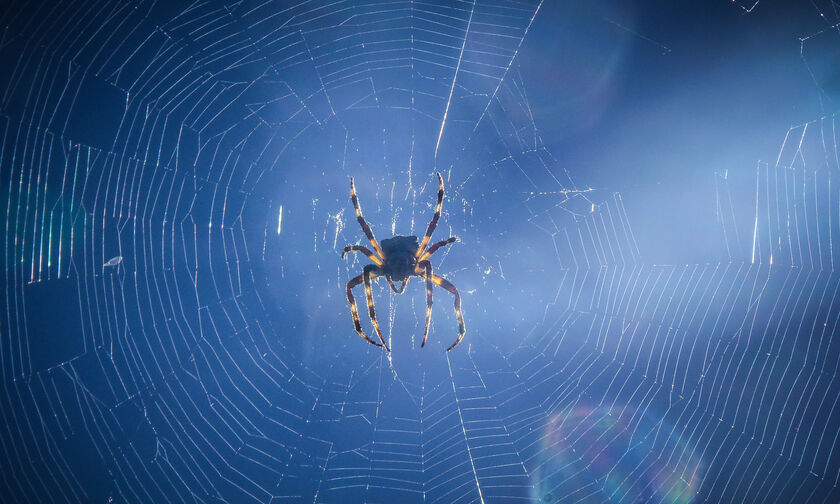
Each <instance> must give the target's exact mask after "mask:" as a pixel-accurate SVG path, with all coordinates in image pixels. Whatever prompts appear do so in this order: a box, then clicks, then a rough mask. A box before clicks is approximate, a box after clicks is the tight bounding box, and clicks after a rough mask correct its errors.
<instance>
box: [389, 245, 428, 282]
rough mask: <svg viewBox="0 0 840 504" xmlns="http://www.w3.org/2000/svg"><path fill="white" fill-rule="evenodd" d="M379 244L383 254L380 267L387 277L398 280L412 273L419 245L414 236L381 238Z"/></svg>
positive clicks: (415, 264)
mask: <svg viewBox="0 0 840 504" xmlns="http://www.w3.org/2000/svg"><path fill="white" fill-rule="evenodd" d="M381 246H382V252H383V253H384V254H385V264H383V265H382V269H383V271H384V273H385V275H386V276H387V277H389V278H391V279H392V280H398V281H399V280H403V279H404V278H408V277H409V276H411V275H413V274H414V268H415V267H416V266H417V257H416V254H417V249H418V247H419V246H420V244H419V240H418V239H417V237H416V236H395V237H393V238H388V239H387V240H382V243H381Z"/></svg>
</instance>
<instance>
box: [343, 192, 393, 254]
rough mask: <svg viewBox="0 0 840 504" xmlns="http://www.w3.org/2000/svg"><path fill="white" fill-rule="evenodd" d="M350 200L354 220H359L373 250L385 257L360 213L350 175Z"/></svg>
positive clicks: (360, 208)
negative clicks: (353, 211)
mask: <svg viewBox="0 0 840 504" xmlns="http://www.w3.org/2000/svg"><path fill="white" fill-rule="evenodd" d="M350 201H352V202H353V208H354V209H355V210H356V220H357V221H359V225H360V226H362V231H363V232H364V233H365V236H367V239H368V240H369V241H370V244H371V245H373V250H375V251H376V253H377V254H379V257H381V258H382V259H385V254H383V253H382V249H381V248H379V243H378V242H377V241H376V238H375V237H374V236H373V231H372V230H371V229H370V226H369V225H368V223H367V221H366V220H365V218H364V216H363V215H362V207H361V206H360V205H359V198H358V197H357V196H356V186H355V184H353V177H350Z"/></svg>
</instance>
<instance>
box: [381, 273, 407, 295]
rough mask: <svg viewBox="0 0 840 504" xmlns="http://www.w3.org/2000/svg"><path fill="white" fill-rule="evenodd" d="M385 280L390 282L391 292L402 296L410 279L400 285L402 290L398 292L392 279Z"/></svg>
mask: <svg viewBox="0 0 840 504" xmlns="http://www.w3.org/2000/svg"><path fill="white" fill-rule="evenodd" d="M385 279H386V280H388V285H390V286H391V290H392V291H394V292H396V293H397V294H402V293H403V291H404V290H405V284H407V283H408V278H404V279H403V281H402V284H400V289H399V290H397V286H396V285H394V282H393V281H392V280H391V279H390V278H388V277H385Z"/></svg>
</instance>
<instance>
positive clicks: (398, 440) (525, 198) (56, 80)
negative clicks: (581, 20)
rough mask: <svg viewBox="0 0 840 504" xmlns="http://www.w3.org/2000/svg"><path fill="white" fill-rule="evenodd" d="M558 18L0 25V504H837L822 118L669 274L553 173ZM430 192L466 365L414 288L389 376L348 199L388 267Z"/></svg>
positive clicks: (296, 11) (396, 309) (227, 5)
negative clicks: (542, 126)
mask: <svg viewBox="0 0 840 504" xmlns="http://www.w3.org/2000/svg"><path fill="white" fill-rule="evenodd" d="M749 4H750V5H747V4H746V3H745V4H744V7H742V9H743V10H745V11H752V10H753V9H755V8H756V7H757V5H758V4H755V5H752V2H749ZM541 7H542V4H541V3H538V2H514V1H497V2H493V1H489V2H483V1H482V2H452V3H450V2H441V3H434V2H349V1H348V2H344V1H336V2H309V1H307V2H301V3H298V4H291V3H278V2H262V1H247V0H244V1H240V2H204V3H202V2H197V3H193V4H189V5H187V4H181V5H172V4H171V3H169V2H151V1H137V2H130V3H129V2H112V1H106V0H91V1H87V2H77V3H73V4H68V3H57V4H55V5H52V4H49V3H45V4H40V5H38V6H32V5H31V4H29V3H28V4H26V5H24V4H23V3H21V4H20V5H9V6H8V7H6V8H5V11H4V12H3V14H2V21H3V22H2V23H0V26H3V29H2V33H1V34H0V57H2V68H3V69H4V72H2V73H0V93H2V101H1V102H0V107H2V108H0V142H2V143H0V167H1V168H2V171H0V174H2V178H1V179H0V199H2V201H5V202H6V205H5V206H6V218H5V219H4V220H2V221H0V226H2V227H3V230H4V233H3V235H4V245H3V251H4V252H3V261H4V268H3V285H4V298H5V309H4V314H3V317H2V322H0V326H1V327H2V343H1V344H0V372H2V378H3V379H2V381H0V383H2V394H0V419H2V422H1V423H2V429H0V446H2V456H0V474H2V480H0V481H2V483H0V491H2V495H3V496H4V499H8V500H9V501H19V502H102V501H108V502H111V501H119V502H338V501H342V502H383V501H392V502H393V501H394V500H397V501H399V502H445V503H452V502H514V501H522V502H575V503H595V502H599V503H600V502H620V503H640V502H665V503H687V502H695V501H697V502H699V501H710V502H834V501H836V500H837V499H838V497H840V496H839V495H838V492H837V489H836V487H837V484H838V482H840V454H838V453H837V449H836V448H837V444H838V438H837V432H838V428H840V408H838V407H837V402H838V399H839V398H840V386H839V385H838V380H837V373H838V370H837V365H838V361H837V356H838V355H840V348H838V347H837V346H838V339H837V338H836V335H837V324H838V313H840V311H839V310H838V309H837V308H836V307H837V303H838V302H840V300H838V299H837V296H838V286H840V283H838V282H837V277H836V272H835V262H837V261H840V256H838V254H840V251H838V250H835V246H834V242H835V238H837V236H838V232H840V229H838V218H837V214H836V209H837V208H838V207H840V195H839V194H838V193H837V187H838V184H837V180H836V177H837V173H838V170H840V162H838V154H837V153H838V146H837V139H838V134H840V133H838V132H837V129H836V120H837V119H836V118H835V117H834V116H832V115H830V114H828V115H826V116H825V117H823V118H820V119H818V120H816V121H814V122H811V123H808V124H804V125H801V126H797V127H793V128H791V129H790V130H789V131H788V132H787V135H786V136H785V138H784V141H783V142H782V145H781V149H780V152H779V153H778V159H776V160H774V161H771V162H760V163H759V164H758V165H757V167H755V168H754V169H753V168H748V167H745V170H744V171H743V172H742V173H738V174H733V173H730V172H728V171H725V172H722V173H718V172H716V173H714V177H715V195H714V196H715V199H714V202H715V204H716V208H715V210H716V216H717V219H718V224H719V227H720V236H721V244H722V248H723V249H724V250H725V251H724V252H722V253H721V258H722V259H720V260H718V259H717V258H710V259H709V261H708V262H704V263H698V264H672V265H660V264H653V263H652V262H651V261H649V260H646V258H645V254H643V253H642V251H643V250H645V248H644V244H643V243H639V242H638V240H637V239H636V237H635V235H634V231H633V230H634V226H637V225H638V224H639V223H638V222H634V220H633V218H632V216H631V215H629V214H628V212H627V210H626V207H625V204H624V202H623V200H622V197H621V195H620V194H618V193H615V192H612V191H610V190H609V189H596V188H593V187H590V186H588V185H586V184H585V183H583V181H577V180H576V179H575V178H573V176H572V174H571V173H570V172H569V171H568V170H567V169H566V168H565V167H564V165H563V163H562V162H561V161H560V160H559V159H558V158H557V157H555V155H554V154H552V152H550V151H549V150H548V149H547V148H546V147H545V145H544V143H543V139H542V138H541V136H540V132H539V130H538V128H537V126H536V124H535V120H534V115H533V109H532V106H531V102H530V100H529V96H528V92H527V90H528V85H527V84H528V83H527V80H526V79H525V77H524V75H523V72H521V70H520V68H519V67H518V66H517V63H516V61H517V56H518V54H519V53H520V51H521V50H522V48H523V42H524V41H525V40H526V38H527V35H528V32H529V29H530V28H531V26H532V24H533V23H534V21H535V19H537V18H538V16H539V15H540V9H541ZM820 12H821V13H822V14H823V18H825V17H826V16H828V18H831V15H830V13H831V12H833V11H832V10H830V9H824V10H822V11H820ZM835 17H836V16H835ZM828 26H829V27H828V28H826V29H825V30H824V31H822V32H819V33H816V34H814V35H812V36H809V37H803V39H802V42H803V58H804V59H806V63H807V50H808V49H809V48H810V49H814V50H817V49H818V48H820V47H823V46H825V47H829V48H832V50H833V48H836V40H835V39H834V37H836V35H837V31H836V29H835V28H834V27H833V26H832V24H831V23H829V24H828ZM809 70H810V71H811V75H812V77H813V78H814V80H815V82H816V83H818V84H819V82H822V81H823V79H822V76H820V75H817V74H818V72H817V71H816V69H813V68H810V67H809ZM436 171H440V172H442V173H443V175H444V179H445V181H446V185H447V199H446V202H445V204H444V214H443V218H442V220H441V224H440V225H439V227H438V232H437V234H436V237H437V238H438V239H443V238H445V237H446V236H450V235H458V236H459V237H460V240H461V241H460V243H458V244H456V245H454V246H451V247H448V248H447V249H444V250H441V251H440V252H438V253H437V254H436V255H435V256H434V258H433V264H434V267H435V269H436V272H437V273H438V274H441V275H443V276H445V277H447V278H448V279H450V280H451V281H452V282H453V283H454V284H455V285H456V286H457V287H458V288H459V289H460V291H461V293H462V295H463V297H464V313H465V317H466V320H467V327H468V329H467V331H468V332H467V336H466V338H465V340H464V342H463V343H462V344H461V346H460V347H458V348H457V349H455V350H454V351H452V352H449V353H446V352H443V348H445V347H446V346H448V345H449V344H450V343H451V342H452V341H454V338H455V336H456V334H457V329H456V328H457V325H456V321H455V318H454V315H453V313H452V307H451V303H452V298H451V297H450V296H449V295H448V293H446V292H445V291H442V290H439V291H435V296H436V297H435V305H434V306H435V312H434V316H433V325H432V331H431V335H430V344H429V345H427V347H426V348H424V349H422V350H421V349H420V348H419V337H420V336H421V335H422V328H423V323H424V320H423V316H424V315H423V314H424V309H425V299H424V296H423V286H422V285H421V283H420V282H417V281H414V282H413V284H410V285H409V287H408V289H407V293H406V294H405V295H403V296H399V297H396V296H391V295H390V294H385V292H386V290H385V289H384V287H383V286H382V285H378V286H377V288H376V289H375V292H376V299H377V303H378V304H377V306H378V313H379V317H380V320H381V321H383V331H384V333H385V336H386V337H387V338H388V339H389V340H390V344H391V347H392V349H393V352H392V354H390V355H386V354H385V353H383V352H382V351H380V349H377V348H374V347H372V346H371V345H367V344H365V343H364V342H363V341H362V340H361V339H360V338H358V336H357V335H356V334H355V333H354V332H353V330H352V326H351V322H350V315H349V309H348V307H347V303H346V300H345V298H344V291H343V289H344V284H345V283H346V282H347V280H348V279H349V278H351V277H353V276H355V275H356V274H358V273H359V272H360V271H361V268H362V265H363V264H364V263H365V262H364V261H363V260H361V259H363V258H361V259H360V257H350V258H348V259H347V260H344V261H342V260H340V259H339V251H340V250H341V248H342V247H343V246H345V245H346V244H352V243H362V241H361V240H362V235H361V231H360V230H359V229H357V226H356V225H355V223H354V222H353V217H352V209H350V208H349V201H348V192H349V187H348V179H349V177H350V176H354V177H355V178H356V183H357V187H358V191H359V197H360V200H361V202H362V205H363V208H364V210H365V213H366V216H367V218H368V220H369V221H370V222H371V224H372V226H373V228H374V230H375V232H376V233H377V236H378V238H380V239H383V238H387V237H389V236H391V235H395V234H408V233H413V234H420V233H422V232H423V230H424V229H425V225H426V222H427V221H428V219H429V218H430V217H431V212H432V205H433V199H434V196H435V191H436V184H435V178H434V173H435V172H436ZM744 177H746V180H749V183H748V184H747V187H749V190H747V191H744V190H743V187H744V185H743V184H739V183H735V182H733V179H736V178H740V179H741V180H742V181H743V180H744ZM744 202H748V203H749V204H747V205H745V204H744ZM348 212H350V213H349V214H348ZM836 256H837V257H836ZM362 311H364V310H362ZM363 323H364V324H365V327H366V328H367V327H369V325H368V322H367V320H364V318H363Z"/></svg>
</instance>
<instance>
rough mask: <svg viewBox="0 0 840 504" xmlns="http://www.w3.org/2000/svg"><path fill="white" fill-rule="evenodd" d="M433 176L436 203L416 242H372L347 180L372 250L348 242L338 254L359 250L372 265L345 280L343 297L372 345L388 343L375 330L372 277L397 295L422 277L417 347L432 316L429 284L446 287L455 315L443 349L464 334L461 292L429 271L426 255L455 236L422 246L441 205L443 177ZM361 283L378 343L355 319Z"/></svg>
mask: <svg viewBox="0 0 840 504" xmlns="http://www.w3.org/2000/svg"><path fill="white" fill-rule="evenodd" d="M437 178H438V185H439V189H438V196H437V205H435V214H434V215H433V216H432V220H431V221H430V222H429V226H428V227H427V228H426V234H425V235H424V236H423V241H422V242H420V243H418V242H417V237H416V236H394V237H393V238H388V239H387V240H382V244H381V246H380V244H379V243H378V242H377V241H376V238H374V236H373V231H371V229H370V226H369V225H368V223H367V222H366V221H365V218H364V217H363V216H362V208H361V206H359V198H358V197H356V187H355V185H353V179H352V178H351V179H350V200H351V201H352V202H353V208H355V210H356V220H357V221H359V225H360V226H362V231H363V232H364V233H365V236H367V239H368V241H370V244H371V245H372V246H373V250H374V251H375V252H371V251H370V250H369V249H368V248H367V247H364V246H361V245H350V246H349V247H345V248H344V250H343V251H342V252H341V255H342V257H343V256H344V254H346V253H347V252H351V251H356V252H361V253H363V254H365V255H366V256H367V257H368V259H370V260H371V261H372V262H373V264H368V265H367V266H365V267H364V269H363V270H362V274H361V275H358V276H356V277H355V278H353V279H352V280H350V281H349V282H347V300H348V301H349V302H350V311H351V313H352V315H353V324H354V325H355V327H356V332H358V333H359V334H360V335H361V336H362V338H364V339H365V340H366V341H367V342H368V343H371V344H373V345H376V346H384V347H385V349H386V350H388V351H389V352H390V351H391V349H390V348H388V344H387V343H385V339H384V338H382V332H381V331H380V330H379V322H377V321H376V312H375V311H374V309H373V292H372V291H371V280H372V279H374V278H376V277H380V276H384V277H385V279H386V280H387V281H388V285H390V286H391V289H392V290H393V291H394V292H396V293H397V294H401V293H402V292H403V290H405V285H406V283H407V282H408V280H409V278H411V277H412V276H419V277H421V278H423V279H425V280H426V329H425V330H424V331H423V343H421V344H420V346H425V345H426V338H428V336H429V320H430V319H431V316H432V286H434V285H437V286H438V287H442V288H444V289H446V290H447V291H449V292H450V293H452V295H453V296H455V315H456V316H457V317H458V339H456V340H455V343H453V344H452V345H451V346H450V347H449V348H447V351H449V350H452V349H453V348H455V346H456V345H457V344H458V343H460V342H461V339H463V337H464V333H465V332H466V329H465V326H464V317H463V315H462V314H461V295H460V294H459V293H458V289H456V288H455V286H454V285H452V284H451V283H449V282H448V281H447V280H446V279H445V278H442V277H439V276H438V275H435V274H433V273H432V263H431V262H429V260H428V259H429V257H431V255H432V254H434V253H435V252H436V251H437V250H438V249H439V248H441V247H443V246H445V245H449V244H450V243H453V242H454V241H456V240H457V238H456V237H454V236H453V237H451V238H447V239H446V240H442V241H439V242H437V243H435V244H434V245H432V246H431V247H429V248H428V250H427V249H426V246H427V245H428V244H429V240H430V239H431V238H432V233H433V232H434V230H435V228H436V227H437V222H438V220H439V219H440V211H441V207H442V206H443V178H442V177H441V176H440V173H438V174H437ZM394 281H397V282H400V287H399V289H398V288H397V286H396V285H394ZM362 282H364V284H365V296H366V298H367V305H368V313H369V314H370V321H371V323H372V324H373V328H374V329H376V335H377V336H378V337H379V341H380V342H381V343H377V342H375V341H373V340H372V339H370V338H369V337H368V335H367V334H365V332H364V331H363V330H362V324H361V322H360V321H359V312H358V309H357V308H356V300H355V299H354V298H353V287H355V286H357V285H359V284H360V283H362Z"/></svg>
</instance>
